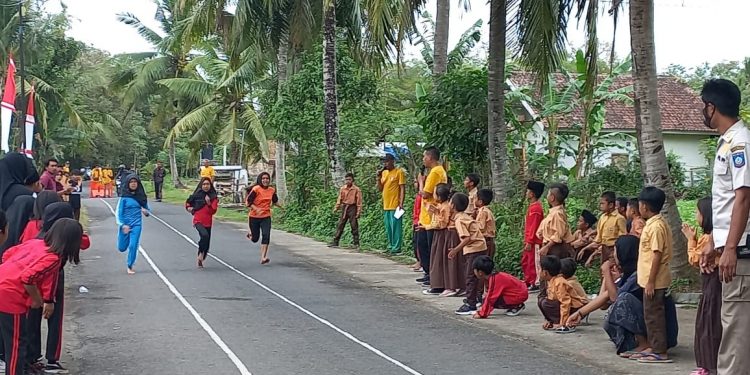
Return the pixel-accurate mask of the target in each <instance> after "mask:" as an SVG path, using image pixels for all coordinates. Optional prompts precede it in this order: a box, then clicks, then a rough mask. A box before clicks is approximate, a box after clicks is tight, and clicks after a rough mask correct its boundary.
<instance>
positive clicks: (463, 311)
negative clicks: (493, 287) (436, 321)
mask: <svg viewBox="0 0 750 375" xmlns="http://www.w3.org/2000/svg"><path fill="white" fill-rule="evenodd" d="M475 312H477V307H476V306H471V305H469V304H468V303H464V304H463V305H461V307H459V308H458V310H456V315H471V314H474V313H475Z"/></svg>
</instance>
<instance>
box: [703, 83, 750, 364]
mask: <svg viewBox="0 0 750 375" xmlns="http://www.w3.org/2000/svg"><path fill="white" fill-rule="evenodd" d="M701 99H702V100H703V103H704V107H703V120H704V123H705V125H706V126H708V127H709V128H711V129H716V130H717V131H718V132H719V135H720V137H719V141H718V144H717V151H716V157H715V158H714V168H713V186H712V188H711V195H712V202H711V204H712V206H713V221H714V230H713V240H714V247H715V249H716V251H718V252H719V253H721V258H720V260H719V278H720V279H721V281H722V306H721V325H722V328H723V337H722V339H721V345H720V347H719V360H718V373H719V375H736V374H747V373H748V372H747V371H748V369H750V356H749V355H747V354H748V353H749V351H750V314H748V313H747V310H748V309H750V289H748V288H747V286H748V285H750V249H749V248H748V246H750V243H748V236H750V225H748V212H749V211H750V167H749V166H748V160H747V158H748V151H750V148H749V147H748V146H749V145H750V131H749V130H748V129H747V128H746V127H745V124H743V123H742V121H741V120H740V119H739V112H740V101H741V97H740V90H739V89H738V88H737V86H736V85H735V84H734V83H732V82H731V81H728V80H725V79H712V80H710V81H708V82H706V84H705V85H704V86H703V90H702V91H701ZM714 254H715V253H714V252H712V251H710V249H708V250H706V251H704V252H703V255H702V257H701V264H702V265H703V266H710V265H712V264H714V263H713V257H714V256H715V255H714Z"/></svg>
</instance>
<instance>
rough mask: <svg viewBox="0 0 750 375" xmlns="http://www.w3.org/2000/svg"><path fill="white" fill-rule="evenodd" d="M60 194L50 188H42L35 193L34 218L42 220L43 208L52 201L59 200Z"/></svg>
mask: <svg viewBox="0 0 750 375" xmlns="http://www.w3.org/2000/svg"><path fill="white" fill-rule="evenodd" d="M61 201H62V200H61V199H60V196H59V195H57V193H55V192H54V191H52V190H43V191H41V192H39V194H37V195H36V201H35V202H34V216H32V218H33V219H34V220H42V218H43V217H44V209H45V208H47V206H49V205H50V204H52V203H57V202H61Z"/></svg>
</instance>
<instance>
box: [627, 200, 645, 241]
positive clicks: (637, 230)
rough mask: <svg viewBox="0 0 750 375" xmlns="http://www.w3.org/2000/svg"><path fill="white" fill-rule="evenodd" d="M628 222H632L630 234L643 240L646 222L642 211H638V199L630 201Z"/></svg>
mask: <svg viewBox="0 0 750 375" xmlns="http://www.w3.org/2000/svg"><path fill="white" fill-rule="evenodd" d="M628 220H630V230H629V231H628V234H630V235H632V236H636V237H638V238H641V233H642V232H643V227H645V226H646V220H643V217H641V213H640V211H638V198H633V199H631V200H630V201H628Z"/></svg>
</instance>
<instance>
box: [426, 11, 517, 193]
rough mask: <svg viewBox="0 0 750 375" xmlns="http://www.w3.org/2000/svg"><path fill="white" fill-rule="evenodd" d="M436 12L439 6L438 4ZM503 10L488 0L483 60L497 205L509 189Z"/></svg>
mask: <svg viewBox="0 0 750 375" xmlns="http://www.w3.org/2000/svg"><path fill="white" fill-rule="evenodd" d="M438 4H440V0H438ZM439 9H440V5H438V10H439ZM506 11H507V9H506V0H492V1H491V2H490V45H489V57H488V59H487V70H488V77H487V116H488V118H487V136H488V138H487V148H488V149H489V156H490V171H491V173H490V175H491V182H492V190H493V191H494V193H495V196H496V197H497V199H498V201H500V202H503V201H505V199H506V198H508V196H509V194H508V193H509V187H510V174H509V171H508V150H507V144H506V140H505V138H506V135H507V126H506V124H505V38H506V23H507V21H506ZM438 19H439V18H438ZM436 34H437V33H436ZM435 45H437V38H435ZM436 50H437V48H436ZM436 55H437V52H436ZM436 57H437V56H436ZM436 66H437V64H436Z"/></svg>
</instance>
